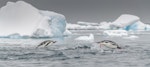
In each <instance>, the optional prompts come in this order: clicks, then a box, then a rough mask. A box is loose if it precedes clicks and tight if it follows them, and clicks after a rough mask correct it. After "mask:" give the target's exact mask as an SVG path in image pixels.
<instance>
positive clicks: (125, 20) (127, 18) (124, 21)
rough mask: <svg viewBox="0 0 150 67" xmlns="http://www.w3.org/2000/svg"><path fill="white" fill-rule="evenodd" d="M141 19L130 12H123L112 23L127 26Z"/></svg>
mask: <svg viewBox="0 0 150 67" xmlns="http://www.w3.org/2000/svg"><path fill="white" fill-rule="evenodd" d="M139 20H140V18H139V17H137V16H134V15H130V14H123V15H121V16H120V17H119V18H118V19H117V20H115V21H114V22H113V23H112V25H114V26H117V27H125V26H127V25H130V24H132V23H134V22H137V21H139Z"/></svg>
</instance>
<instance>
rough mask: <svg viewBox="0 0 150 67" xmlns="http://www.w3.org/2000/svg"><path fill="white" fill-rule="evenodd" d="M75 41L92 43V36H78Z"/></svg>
mask: <svg viewBox="0 0 150 67" xmlns="http://www.w3.org/2000/svg"><path fill="white" fill-rule="evenodd" d="M75 40H76V41H89V42H94V35H93V34H90V35H89V36H79V37H77V38H75Z"/></svg>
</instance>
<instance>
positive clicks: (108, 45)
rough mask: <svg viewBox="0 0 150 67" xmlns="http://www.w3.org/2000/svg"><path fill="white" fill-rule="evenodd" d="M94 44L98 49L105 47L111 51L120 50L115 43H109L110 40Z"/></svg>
mask: <svg viewBox="0 0 150 67" xmlns="http://www.w3.org/2000/svg"><path fill="white" fill-rule="evenodd" d="M96 43H98V44H99V45H100V47H102V46H105V47H107V48H111V49H121V47H120V46H119V45H118V44H117V43H115V42H113V41H110V40H103V41H100V42H96Z"/></svg>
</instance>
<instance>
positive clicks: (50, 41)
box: [36, 40, 57, 48]
mask: <svg viewBox="0 0 150 67" xmlns="http://www.w3.org/2000/svg"><path fill="white" fill-rule="evenodd" d="M56 42H57V41H53V40H46V41H43V42H41V43H40V44H39V45H38V46H37V47H36V48H38V47H40V46H42V45H45V46H44V47H47V46H48V45H49V44H50V45H52V44H54V43H56Z"/></svg>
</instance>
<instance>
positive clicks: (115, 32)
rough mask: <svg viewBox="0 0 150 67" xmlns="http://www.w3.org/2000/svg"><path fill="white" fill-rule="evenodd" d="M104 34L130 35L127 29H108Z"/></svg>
mask: <svg viewBox="0 0 150 67" xmlns="http://www.w3.org/2000/svg"><path fill="white" fill-rule="evenodd" d="M103 35H106V36H128V32H127V31H126V30H106V31H104V32H103Z"/></svg>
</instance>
